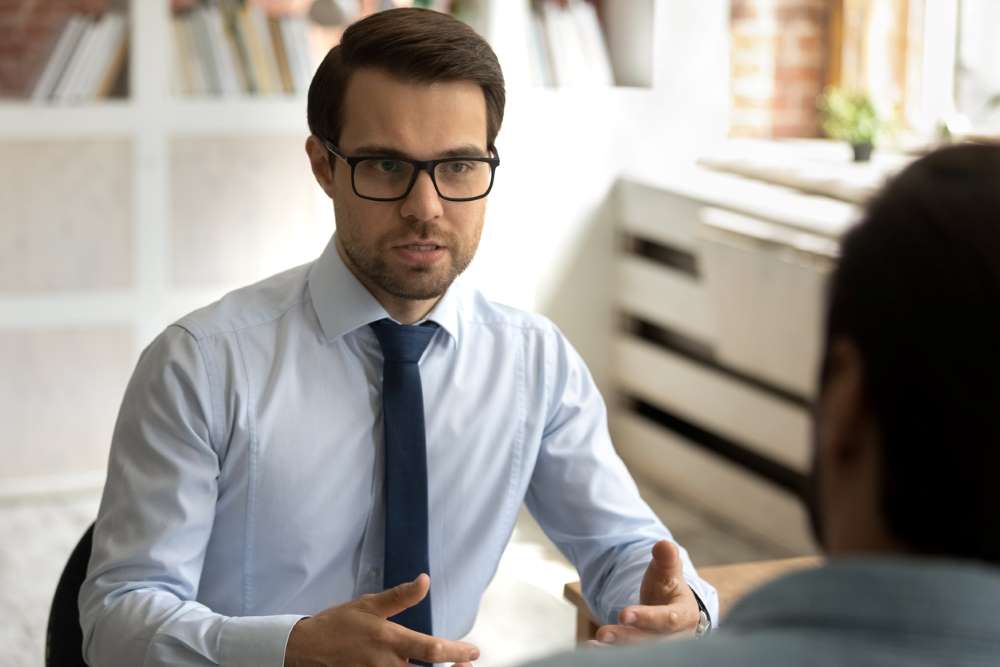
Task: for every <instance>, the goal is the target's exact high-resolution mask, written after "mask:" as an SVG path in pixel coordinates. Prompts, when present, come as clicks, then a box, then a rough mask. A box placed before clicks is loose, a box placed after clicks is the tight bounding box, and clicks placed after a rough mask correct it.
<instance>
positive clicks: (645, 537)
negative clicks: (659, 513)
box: [80, 242, 718, 667]
mask: <svg viewBox="0 0 1000 667" xmlns="http://www.w3.org/2000/svg"><path fill="white" fill-rule="evenodd" d="M384 317H387V314H386V312H385V310H384V309H383V308H382V306H381V305H379V303H378V302H377V301H376V300H375V299H374V298H373V297H372V295H371V294H370V293H369V292H368V291H367V290H366V289H365V288H364V287H363V286H362V285H361V284H360V283H359V282H358V281H357V279H356V278H355V277H354V276H353V274H351V272H350V271H349V270H348V269H347V267H346V266H345V265H344V264H343V262H342V261H341V259H340V257H339V255H338V253H337V251H336V249H335V247H334V243H333V242H331V243H330V245H329V246H328V247H327V249H326V250H325V251H324V253H323V255H322V256H321V257H320V258H319V259H318V260H317V261H315V262H313V263H312V264H308V265H305V266H302V267H299V268H296V269H292V270H290V271H287V272H285V273H282V274H279V275H277V276H274V277H272V278H269V279H267V280H264V281H263V282H260V283H257V284H255V285H251V286H249V287H246V288H243V289H240V290H237V291H236V292H233V293H231V294H229V295H227V296H226V297H224V298H223V299H221V300H220V301H219V302H217V303H215V304H212V305H210V306H208V307H206V308H204V309H202V310H199V311H196V312H194V313H192V314H190V315H188V316H186V317H184V318H183V319H181V320H180V321H179V322H177V323H176V324H174V325H172V326H170V327H168V328H167V329H166V331H164V332H163V333H162V334H161V335H160V336H159V337H158V338H157V339H156V340H154V341H153V343H152V344H150V346H149V347H148V348H147V349H146V350H145V351H144V352H143V353H142V356H141V357H140V359H139V363H138V365H137V367H136V370H135V373H134V375H133V377H132V379H131V381H130V383H129V386H128V389H127V391H126V394H125V398H124V402H123V404H122V407H121V412H120V414H119V417H118V422H117V425H116V427H115V433H114V439H113V442H112V446H111V457H110V463H109V468H108V481H107V485H106V487H105V490H104V497H103V499H102V502H101V508H100V513H99V516H98V519H97V525H96V530H95V534H94V549H93V555H92V557H91V560H90V568H89V573H88V577H87V580H86V582H85V584H84V586H83V588H82V590H81V593H80V611H81V624H82V626H83V630H84V651H85V655H86V657H87V659H88V661H89V662H90V664H91V665H93V666H94V667H104V666H110V665H122V666H128V667H135V666H136V665H146V666H148V667H153V666H165V665H181V664H183V665H227V666H228V665H232V666H237V665H238V666H240V667H254V666H258V665H259V666H260V667H279V666H280V665H282V663H283V656H284V650H285V645H286V642H287V638H288V634H289V632H290V630H291V627H292V626H293V625H294V624H295V622H296V621H298V620H299V619H300V618H302V616H303V615H308V614H313V613H316V612H319V611H321V610H323V609H326V608H328V607H331V606H333V605H337V604H341V603H344V602H347V601H349V600H352V599H354V598H356V597H358V596H359V595H361V594H364V593H371V592H377V591H380V590H381V584H382V570H381V567H382V561H383V531H384V505H383V487H382V484H383V471H382V449H383V442H382V425H381V400H380V386H381V369H382V355H381V351H380V348H379V346H378V342H377V341H376V339H375V337H374V335H373V333H372V331H371V330H370V328H369V327H368V326H367V325H368V324H369V323H370V322H373V321H375V320H379V319H381V318H384ZM428 319H430V320H433V321H434V322H436V323H437V324H439V325H440V328H439V329H438V331H437V332H436V333H435V335H434V338H433V340H432V341H431V343H430V345H429V347H428V349H427V351H426V352H425V353H424V356H423V358H422V359H421V362H420V373H421V378H422V383H423V390H424V404H425V411H426V413H427V414H426V428H427V459H428V469H429V473H428V474H429V479H428V497H429V508H430V527H429V530H430V562H431V572H430V574H431V581H432V590H433V596H432V604H433V617H434V630H435V634H437V635H438V636H442V637H446V638H460V637H462V636H464V635H465V634H466V633H467V632H468V631H469V630H470V628H471V627H472V624H473V621H474V620H475V617H476V611H477V609H478V606H479V602H480V598H481V596H482V594H483V591H484V590H485V588H486V586H487V584H488V583H489V581H490V579H491V578H492V576H493V574H494V572H495V571H496V567H497V563H498V561H499V559H500V556H501V553H502V552H503V550H504V547H505V546H506V545H507V541H508V539H509V538H510V535H511V532H512V531H513V528H514V523H515V519H516V517H517V512H518V509H519V507H520V505H521V503H522V502H525V503H526V504H527V506H528V508H529V510H530V511H531V512H532V514H533V515H534V517H535V518H536V519H537V520H538V522H539V524H540V525H541V526H542V528H543V529H544V530H545V532H546V534H547V535H548V536H549V538H551V539H552V541H553V542H554V543H555V544H556V545H557V546H558V547H559V549H560V550H561V551H562V552H563V553H564V554H565V555H566V556H567V557H568V558H569V559H570V560H571V561H572V562H573V563H574V565H575V566H576V567H577V569H578V570H579V572H580V576H581V579H582V581H583V586H584V593H585V595H586V597H587V600H588V602H589V603H590V605H591V608H592V609H594V610H596V612H597V613H599V614H600V615H601V616H602V617H603V618H605V619H607V620H609V621H610V620H612V619H613V618H614V617H615V616H616V614H617V612H618V610H619V609H620V608H621V607H622V606H624V605H626V604H630V603H634V602H636V601H637V597H638V589H639V584H640V581H641V579H642V575H643V572H644V571H645V569H646V566H647V564H648V562H649V558H650V548H651V546H652V544H653V543H654V542H656V541H657V540H659V539H662V538H668V539H670V533H669V532H668V531H667V530H666V528H665V527H664V526H663V524H662V523H661V522H660V521H659V520H658V519H657V518H656V516H655V515H654V514H653V512H652V511H651V510H650V509H649V507H648V506H647V505H646V504H645V503H644V502H643V501H642V500H641V499H640V498H639V494H638V492H637V490H636V486H635V483H634V482H633V481H632V478H631V477H630V476H629V474H628V472H627V470H626V469H625V466H624V465H623V464H622V462H621V460H620V459H619V458H618V456H617V455H616V454H615V451H614V448H613V447H612V444H611V441H610V439H609V436H608V431H607V424H606V410H605V406H604V403H603V401H602V400H601V397H600V395H599V393H598V391H597V389H596V387H595V386H594V383H593V380H592V379H591V376H590V374H589V373H588V371H587V368H586V366H585V365H584V363H583V361H582V360H581V359H580V357H579V356H578V355H577V353H576V352H575V351H574V350H573V348H572V347H571V346H570V344H569V343H568V342H567V341H566V339H565V338H564V337H563V336H562V334H561V333H560V332H559V331H558V330H557V329H556V327H555V326H554V325H553V324H551V323H550V322H549V321H548V320H546V319H545V318H543V317H540V316H538V315H532V314H529V313H525V312H521V311H518V310H514V309H511V308H507V307H504V306H500V305H497V304H494V303H491V302H489V301H487V300H486V299H484V298H483V296H482V295H481V294H480V293H479V292H477V291H476V290H474V289H471V288H469V287H468V286H465V285H464V284H463V282H462V281H461V280H459V281H457V282H456V283H455V284H453V285H452V287H451V288H450V289H449V290H448V292H447V293H446V294H445V296H444V297H443V298H442V299H441V301H440V302H439V303H438V304H437V306H436V307H435V308H434V309H433V311H432V312H431V313H430V314H429V316H428ZM681 555H682V558H683V559H684V565H685V572H686V579H687V581H688V583H689V584H690V585H691V587H692V588H693V589H694V590H695V592H696V593H697V594H698V595H699V597H700V598H701V599H702V600H703V601H704V602H705V604H706V605H707V606H708V608H709V611H710V613H711V614H712V615H713V617H717V613H718V609H717V604H718V603H717V596H716V594H715V591H714V590H713V589H712V587H711V586H710V585H709V584H707V583H706V582H704V581H702V580H701V579H700V578H699V577H698V575H697V573H696V572H695V569H694V567H693V566H692V564H691V562H690V560H689V558H688V556H687V553H686V552H684V550H683V549H682V550H681ZM513 640H514V641H516V638H513Z"/></svg>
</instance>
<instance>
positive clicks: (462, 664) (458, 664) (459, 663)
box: [451, 662, 475, 667]
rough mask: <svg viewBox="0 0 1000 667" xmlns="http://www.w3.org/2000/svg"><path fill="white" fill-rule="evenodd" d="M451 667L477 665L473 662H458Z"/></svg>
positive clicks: (471, 666) (472, 666)
mask: <svg viewBox="0 0 1000 667" xmlns="http://www.w3.org/2000/svg"><path fill="white" fill-rule="evenodd" d="M451 667H475V666H474V665H473V664H472V663H471V662H456V663H455V664H454V665H452V666H451Z"/></svg>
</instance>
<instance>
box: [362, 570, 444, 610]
mask: <svg viewBox="0 0 1000 667" xmlns="http://www.w3.org/2000/svg"><path fill="white" fill-rule="evenodd" d="M430 589H431V578H430V577H429V576H428V575H426V574H421V575H420V576H418V577H417V578H416V579H414V580H413V581H407V582H406V583H403V584H399V585H398V586H393V587H392V588H389V589H387V590H384V591H382V592H381V593H375V594H374V595H365V596H362V597H361V598H360V600H359V603H360V606H361V608H362V609H364V610H365V611H367V612H369V613H371V614H375V615H376V616H380V617H382V618H389V617H391V616H395V615H396V614H398V613H400V612H401V611H403V610H405V609H409V608H410V607H412V606H414V605H416V604H417V603H418V602H420V601H421V600H423V599H424V598H425V597H427V592H428V591H430Z"/></svg>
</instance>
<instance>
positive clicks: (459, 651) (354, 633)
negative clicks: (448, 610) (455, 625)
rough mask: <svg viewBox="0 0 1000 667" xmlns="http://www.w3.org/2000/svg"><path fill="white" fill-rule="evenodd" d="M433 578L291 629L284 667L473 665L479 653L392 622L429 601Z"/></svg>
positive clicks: (419, 579)
mask: <svg viewBox="0 0 1000 667" xmlns="http://www.w3.org/2000/svg"><path fill="white" fill-rule="evenodd" d="M430 585H431V578H430V577H428V576H427V575H426V574H421V575H420V576H419V577H417V578H416V579H414V580H413V581H411V582H408V583H405V584H400V585H399V586H396V587H395V588H390V589H389V590H387V591H383V592H381V593H376V594H374V595H362V596H361V597H360V598H358V599H357V600H353V601H351V602H348V603H347V604H343V605H340V606H338V607H331V608H330V609H326V610H325V611H322V612H320V613H318V614H316V615H315V616H310V617H309V618H304V619H302V620H301V621H299V622H298V623H296V624H295V626H294V627H292V632H291V634H290V635H289V636H288V644H287V646H286V648H285V667H334V666H338V667H339V666H341V665H351V666H353V665H363V666H366V667H399V666H401V665H406V664H407V662H408V661H409V660H411V659H412V660H423V661H424V662H430V663H434V662H455V663H468V662H471V661H472V660H477V659H478V658H479V649H478V648H476V647H475V646H473V645H472V644H467V643H465V642H456V641H449V640H447V639H439V638H437V637H431V636H429V635H425V634H421V633H419V632H414V631H413V630H410V629H409V628H404V627H403V626H401V625H398V624H396V623H393V622H391V621H388V620H386V619H388V618H390V617H391V616H395V615H396V614H398V613H399V612H401V611H403V610H404V609H409V608H410V607H412V606H414V605H415V604H417V603H418V602H420V601H421V600H423V599H424V597H426V595H427V591H429V590H430Z"/></svg>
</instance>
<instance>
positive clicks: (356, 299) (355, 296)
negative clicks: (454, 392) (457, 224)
mask: <svg viewBox="0 0 1000 667" xmlns="http://www.w3.org/2000/svg"><path fill="white" fill-rule="evenodd" d="M462 291H463V290H462V287H461V286H460V284H459V281H458V280H456V281H455V282H454V283H453V284H452V285H451V286H450V287H449V288H448V291H447V292H445V293H444V296H442V297H441V300H440V301H438V302H437V304H436V305H435V306H434V308H433V309H431V312H430V313H428V315H427V317H426V318H425V319H424V320H422V321H426V320H430V321H432V322H435V323H436V324H438V325H439V326H440V327H441V328H442V329H444V331H445V332H446V333H447V334H448V335H449V336H451V338H452V339H453V340H455V341H456V342H457V341H458V334H459V326H458V322H459V308H460V301H461V293H462ZM309 296H310V297H311V299H312V303H313V308H314V309H315V310H316V316H317V317H318V318H319V323H320V327H321V328H322V329H323V335H324V336H326V339H327V340H328V341H334V340H336V339H338V338H340V337H341V336H343V335H345V334H348V333H350V332H352V331H354V330H355V329H360V328H361V327H363V326H367V325H368V324H370V323H372V322H375V321H377V320H381V319H383V318H386V317H389V314H388V313H387V312H386V311H385V308H383V307H382V304H380V303H379V302H378V300H377V299H376V298H375V297H374V296H372V293H371V292H369V291H368V289H367V288H366V287H365V286H364V285H362V284H361V282H360V281H359V280H358V279H357V278H356V277H355V276H354V274H353V273H351V270H350V269H348V268H347V265H345V264H344V260H343V259H341V257H340V253H339V252H337V247H336V235H334V236H333V237H332V238H331V239H330V242H329V243H328V244H327V246H326V249H325V250H324V251H323V254H322V255H320V257H319V259H317V260H316V262H315V263H314V264H313V266H312V269H311V270H310V272H309ZM390 319H392V318H390Z"/></svg>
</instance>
